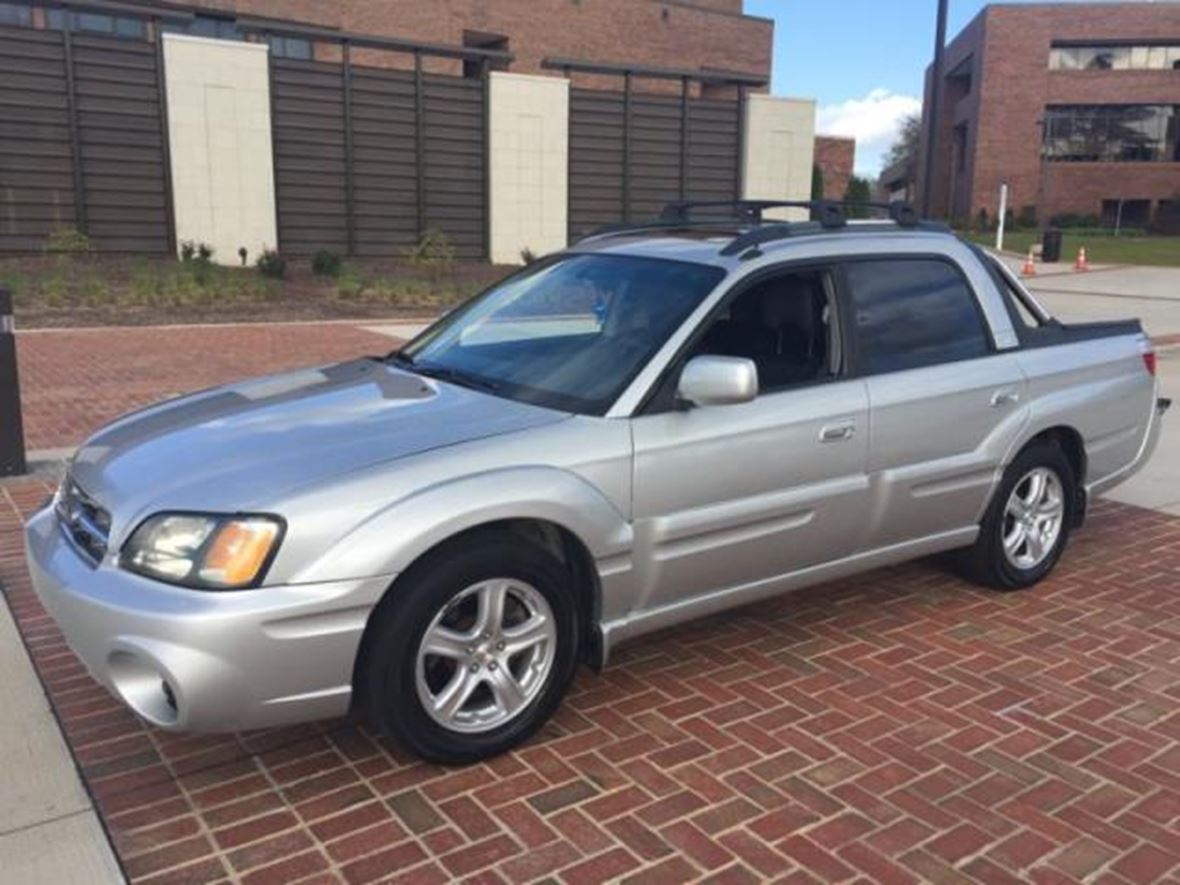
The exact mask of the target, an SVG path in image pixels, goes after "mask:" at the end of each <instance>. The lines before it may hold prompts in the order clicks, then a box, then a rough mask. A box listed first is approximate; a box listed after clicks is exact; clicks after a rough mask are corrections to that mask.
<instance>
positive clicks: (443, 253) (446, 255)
mask: <svg viewBox="0 0 1180 885" xmlns="http://www.w3.org/2000/svg"><path fill="white" fill-rule="evenodd" d="M405 258H406V263H407V264H412V265H417V266H424V267H446V266H449V265H451V264H453V263H454V261H455V247H454V246H453V245H451V241H450V239H449V238H448V237H447V235H446V234H444V233H443V232H442V231H441V230H438V229H437V228H431V229H430V230H427V231H426V232H425V233H423V234H422V238H421V239H419V240H418V242H417V243H416V244H414V245H413V246H411V247H410V248H409V249H407V250H406V255H405Z"/></svg>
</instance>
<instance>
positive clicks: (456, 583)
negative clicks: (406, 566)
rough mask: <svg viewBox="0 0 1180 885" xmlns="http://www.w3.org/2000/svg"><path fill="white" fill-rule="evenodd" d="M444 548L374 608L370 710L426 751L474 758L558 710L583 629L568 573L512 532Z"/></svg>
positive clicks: (446, 758) (447, 759) (519, 737)
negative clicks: (376, 610)
mask: <svg viewBox="0 0 1180 885" xmlns="http://www.w3.org/2000/svg"><path fill="white" fill-rule="evenodd" d="M468 541H469V543H463V544H462V546H457V545H456V546H452V547H451V548H450V549H448V550H445V551H440V553H442V554H443V555H436V556H433V557H429V558H428V560H427V561H425V562H423V563H421V564H419V566H417V567H415V568H414V569H413V570H412V571H411V572H409V573H407V574H406V575H404V576H403V579H402V580H399V581H398V582H397V583H396V584H395V585H394V587H393V588H392V589H391V590H390V598H389V599H388V600H386V603H383V604H382V606H381V608H380V609H379V610H378V612H377V614H376V615H375V618H376V620H375V622H374V624H373V625H372V630H373V631H374V632H373V635H372V637H371V639H370V641H369V644H368V656H367V661H366V663H367V667H366V674H365V675H366V678H365V683H364V685H365V693H366V695H367V697H366V698H365V700H366V703H367V707H368V709H369V713H370V717H371V718H372V719H373V720H374V722H375V724H376V725H377V726H378V728H380V729H381V730H382V731H385V732H388V733H390V734H392V735H393V736H394V737H395V738H397V739H398V740H399V741H400V742H401V743H403V744H404V745H405V746H407V747H408V748H410V749H412V750H414V751H415V752H416V753H418V754H419V755H421V756H423V757H425V758H427V759H430V760H432V761H435V762H444V763H460V762H472V761H475V760H478V759H483V758H486V757H488V756H492V755H495V754H497V753H500V752H503V751H505V750H507V749H509V748H511V747H513V746H515V745H517V744H519V743H520V742H522V741H524V740H525V739H526V738H527V737H528V736H529V735H531V734H532V733H533V732H534V731H536V729H537V728H539V727H540V726H541V725H542V724H544V722H545V720H546V719H548V718H549V716H550V715H551V714H552V713H553V711H554V710H555V709H556V708H557V705H558V704H559V703H560V702H561V698H562V696H563V695H564V693H565V690H566V687H567V686H568V684H569V681H570V678H571V677H572V675H573V672H574V669H575V667H576V663H577V660H578V644H579V641H578V640H579V636H580V635H581V631H580V625H579V618H578V614H579V613H578V608H577V605H576V603H575V600H576V597H575V595H574V594H573V593H572V592H571V590H572V587H571V577H570V574H569V572H568V570H567V569H566V568H565V567H564V566H563V565H562V564H561V562H559V561H558V560H557V559H555V558H554V557H553V556H552V555H550V554H549V553H547V552H546V551H544V550H542V549H540V548H538V547H535V546H533V545H531V544H529V543H528V542H527V541H524V540H522V539H521V538H520V537H519V536H514V535H511V534H509V533H507V532H504V533H500V532H496V533H488V534H485V535H481V536H476V537H473V538H470V539H468Z"/></svg>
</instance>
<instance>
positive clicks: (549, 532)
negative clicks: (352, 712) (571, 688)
mask: <svg viewBox="0 0 1180 885" xmlns="http://www.w3.org/2000/svg"><path fill="white" fill-rule="evenodd" d="M504 534H512V535H516V536H519V538H520V540H521V542H522V543H527V544H533V545H535V546H537V547H539V548H541V549H543V550H545V551H547V552H549V553H551V554H552V555H553V556H554V557H555V558H556V559H557V560H558V561H559V562H560V563H561V564H562V565H563V566H564V567H565V568H566V570H567V571H568V572H569V574H570V576H571V579H572V582H571V585H570V586H571V588H572V591H573V593H574V594H575V599H576V605H577V607H578V610H579V612H580V614H581V616H582V657H583V660H584V661H585V662H586V663H590V664H591V665H595V666H597V664H598V662H599V661H600V660H601V648H602V643H601V636H600V632H599V629H598V624H599V621H600V620H601V612H602V586H601V583H600V581H599V578H598V569H597V568H596V567H595V561H594V557H593V555H592V554H591V552H590V549H589V548H588V547H587V546H586V543H585V542H584V541H583V540H582V539H581V538H580V537H578V535H577V534H576V533H575V532H574V531H573V530H572V529H570V528H569V527H567V526H565V525H563V524H561V523H558V522H554V521H552V520H548V519H541V518H537V517H507V518H503V519H496V520H491V521H488V522H483V523H479V524H477V525H472V526H469V527H467V528H464V529H462V530H460V531H457V532H456V533H455V534H453V535H450V536H448V537H446V538H443V539H442V540H440V541H437V542H436V543H435V544H434V545H433V546H431V547H429V548H428V549H426V550H424V551H422V552H420V553H419V554H418V556H417V557H416V558H415V559H414V560H413V562H411V563H410V564H409V566H408V567H407V568H406V569H405V571H403V572H401V573H399V574H398V575H397V576H395V577H394V579H393V581H391V582H390V585H389V587H388V588H386V590H385V592H384V593H383V594H382V596H381V599H380V600H378V602H377V604H376V605H375V606H374V607H373V610H372V611H371V612H369V615H368V618H367V619H366V621H365V628H364V631H363V632H362V634H361V641H360V644H359V646H358V647H357V653H356V657H355V659H354V660H353V669H352V688H353V691H352V697H353V702H354V705H355V702H356V700H357V699H359V698H361V697H363V696H364V688H365V687H364V684H363V681H364V674H365V672H366V670H367V667H366V663H367V658H368V655H369V654H370V652H371V649H372V647H373V642H374V641H375V637H376V633H377V630H376V624H377V623H378V622H379V620H380V618H379V617H378V615H379V613H380V612H381V610H382V609H384V608H386V607H388V606H391V605H396V602H397V588H398V585H399V583H404V582H406V581H407V580H411V579H412V578H413V576H414V575H415V574H417V573H419V572H420V571H422V570H423V569H429V568H430V567H431V563H432V562H433V561H434V560H435V559H436V558H438V557H443V556H446V555H447V554H448V552H449V551H450V550H451V549H453V548H455V547H458V546H461V545H463V544H469V543H473V542H477V541H478V540H479V539H480V538H481V537H485V536H489V535H499V536H503V535H504Z"/></svg>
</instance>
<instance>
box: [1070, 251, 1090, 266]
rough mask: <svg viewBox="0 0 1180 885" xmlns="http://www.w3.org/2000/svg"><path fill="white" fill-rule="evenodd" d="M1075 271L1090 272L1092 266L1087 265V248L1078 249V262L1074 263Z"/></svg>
mask: <svg viewBox="0 0 1180 885" xmlns="http://www.w3.org/2000/svg"><path fill="white" fill-rule="evenodd" d="M1073 269H1074V270H1089V269H1090V265H1089V264H1087V263H1086V247H1085V246H1082V247H1081V248H1080V249H1078V260H1077V261H1075V262H1074V263H1073Z"/></svg>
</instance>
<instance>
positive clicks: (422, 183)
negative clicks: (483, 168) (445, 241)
mask: <svg viewBox="0 0 1180 885" xmlns="http://www.w3.org/2000/svg"><path fill="white" fill-rule="evenodd" d="M425 101H426V96H425V94H424V92H423V89H422V53H421V52H417V51H415V52H414V156H415V165H414V171H415V172H416V173H417V176H418V241H419V242H421V241H422V237H423V235H424V234H425V233H426V105H425Z"/></svg>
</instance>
